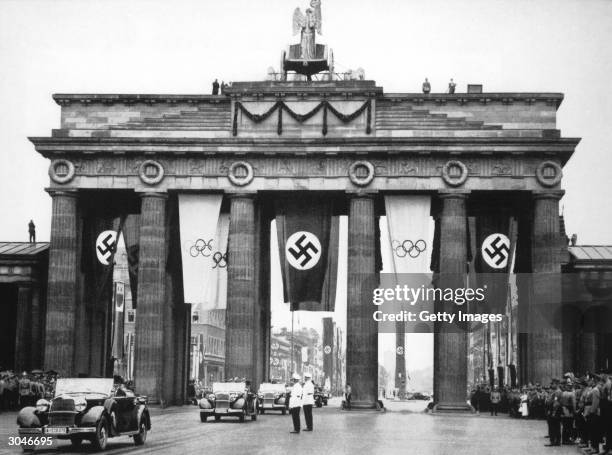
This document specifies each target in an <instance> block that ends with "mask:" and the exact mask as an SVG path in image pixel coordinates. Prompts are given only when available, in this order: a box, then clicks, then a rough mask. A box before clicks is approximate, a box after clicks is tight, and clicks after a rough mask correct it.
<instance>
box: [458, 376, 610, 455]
mask: <svg viewBox="0 0 612 455" xmlns="http://www.w3.org/2000/svg"><path fill="white" fill-rule="evenodd" d="M470 401H471V404H472V406H473V407H474V409H476V410H477V411H479V412H481V413H485V412H490V413H491V415H497V412H502V413H508V414H509V415H510V416H512V417H516V418H524V419H542V420H546V422H547V425H548V437H549V439H550V443H549V444H547V445H549V446H558V445H561V444H579V445H580V447H582V448H585V449H587V450H588V451H589V453H592V454H604V453H607V452H608V451H612V375H610V374H607V373H602V374H599V375H596V374H586V375H585V376H583V377H576V376H574V375H573V374H572V373H567V374H565V375H564V376H563V378H562V379H554V380H553V381H551V383H550V385H548V386H542V385H541V384H537V383H536V384H529V385H527V386H525V387H522V388H520V389H519V388H516V387H515V388H511V387H501V388H500V387H490V386H488V385H481V386H478V387H476V388H475V389H473V390H472V393H471V396H470Z"/></svg>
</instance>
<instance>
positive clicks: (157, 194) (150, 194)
mask: <svg viewBox="0 0 612 455" xmlns="http://www.w3.org/2000/svg"><path fill="white" fill-rule="evenodd" d="M137 194H138V196H140V198H141V199H142V198H145V197H156V198H159V199H168V193H166V192H162V191H144V192H142V193H141V192H138V193H137Z"/></svg>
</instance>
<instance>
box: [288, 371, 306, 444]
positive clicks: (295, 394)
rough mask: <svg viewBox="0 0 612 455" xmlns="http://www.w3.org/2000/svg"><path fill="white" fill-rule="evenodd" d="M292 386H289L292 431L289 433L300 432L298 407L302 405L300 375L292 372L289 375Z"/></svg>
mask: <svg viewBox="0 0 612 455" xmlns="http://www.w3.org/2000/svg"><path fill="white" fill-rule="evenodd" d="M291 381H292V382H293V387H292V388H291V396H290V397H289V412H290V413H291V419H292V420H293V431H290V433H299V432H300V408H301V407H302V393H303V391H302V384H300V375H299V374H297V373H294V374H293V376H292V377H291Z"/></svg>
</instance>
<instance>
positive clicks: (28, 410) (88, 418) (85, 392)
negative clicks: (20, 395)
mask: <svg viewBox="0 0 612 455" xmlns="http://www.w3.org/2000/svg"><path fill="white" fill-rule="evenodd" d="M17 424H18V426H19V436H20V438H23V440H24V441H33V440H35V439H36V438H35V437H36V436H43V437H53V438H58V439H69V440H70V441H71V443H72V445H73V446H74V447H79V446H80V445H81V443H82V442H83V441H84V440H87V441H90V442H91V443H92V445H93V447H94V448H95V449H97V450H104V449H105V448H106V444H107V442H108V438H112V437H115V436H131V437H132V438H133V439H134V444H136V445H142V444H144V443H145V440H146V439H147V431H149V430H150V429H151V418H150V416H149V410H148V408H147V398H146V397H140V396H136V395H135V394H134V392H132V391H131V390H129V389H127V388H125V387H124V386H122V385H119V386H116V385H114V383H113V380H112V379H91V378H74V379H69V378H65V379H58V380H57V384H56V386H55V395H54V397H53V398H52V399H51V400H50V401H48V400H45V399H41V400H38V402H37V403H36V407H31V406H28V407H25V408H23V409H22V410H21V411H19V414H18V415H17ZM22 448H23V449H24V451H29V450H33V449H34V448H35V446H33V445H29V444H28V443H27V442H26V443H25V444H22Z"/></svg>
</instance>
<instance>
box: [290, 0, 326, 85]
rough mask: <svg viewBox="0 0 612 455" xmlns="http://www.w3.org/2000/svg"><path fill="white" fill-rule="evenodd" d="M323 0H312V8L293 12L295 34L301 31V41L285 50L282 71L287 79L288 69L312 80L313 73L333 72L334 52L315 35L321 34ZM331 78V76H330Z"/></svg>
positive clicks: (297, 9) (298, 9)
mask: <svg viewBox="0 0 612 455" xmlns="http://www.w3.org/2000/svg"><path fill="white" fill-rule="evenodd" d="M321 25H322V16H321V0H310V8H308V9H306V11H305V12H302V10H301V9H300V8H296V9H295V11H294V12H293V34H294V35H297V34H298V33H301V35H300V37H301V39H300V43H299V44H292V45H290V46H289V49H288V50H286V51H283V54H282V57H281V73H282V77H283V80H286V79H287V71H294V72H295V73H297V74H302V75H304V76H306V77H307V78H308V80H309V81H310V80H311V77H312V75H313V74H316V73H319V72H321V71H329V72H330V76H331V73H332V72H333V53H332V51H331V49H328V47H327V46H326V45H324V44H317V43H316V42H315V36H316V34H317V33H318V34H319V35H320V34H321ZM330 79H331V77H330Z"/></svg>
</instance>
